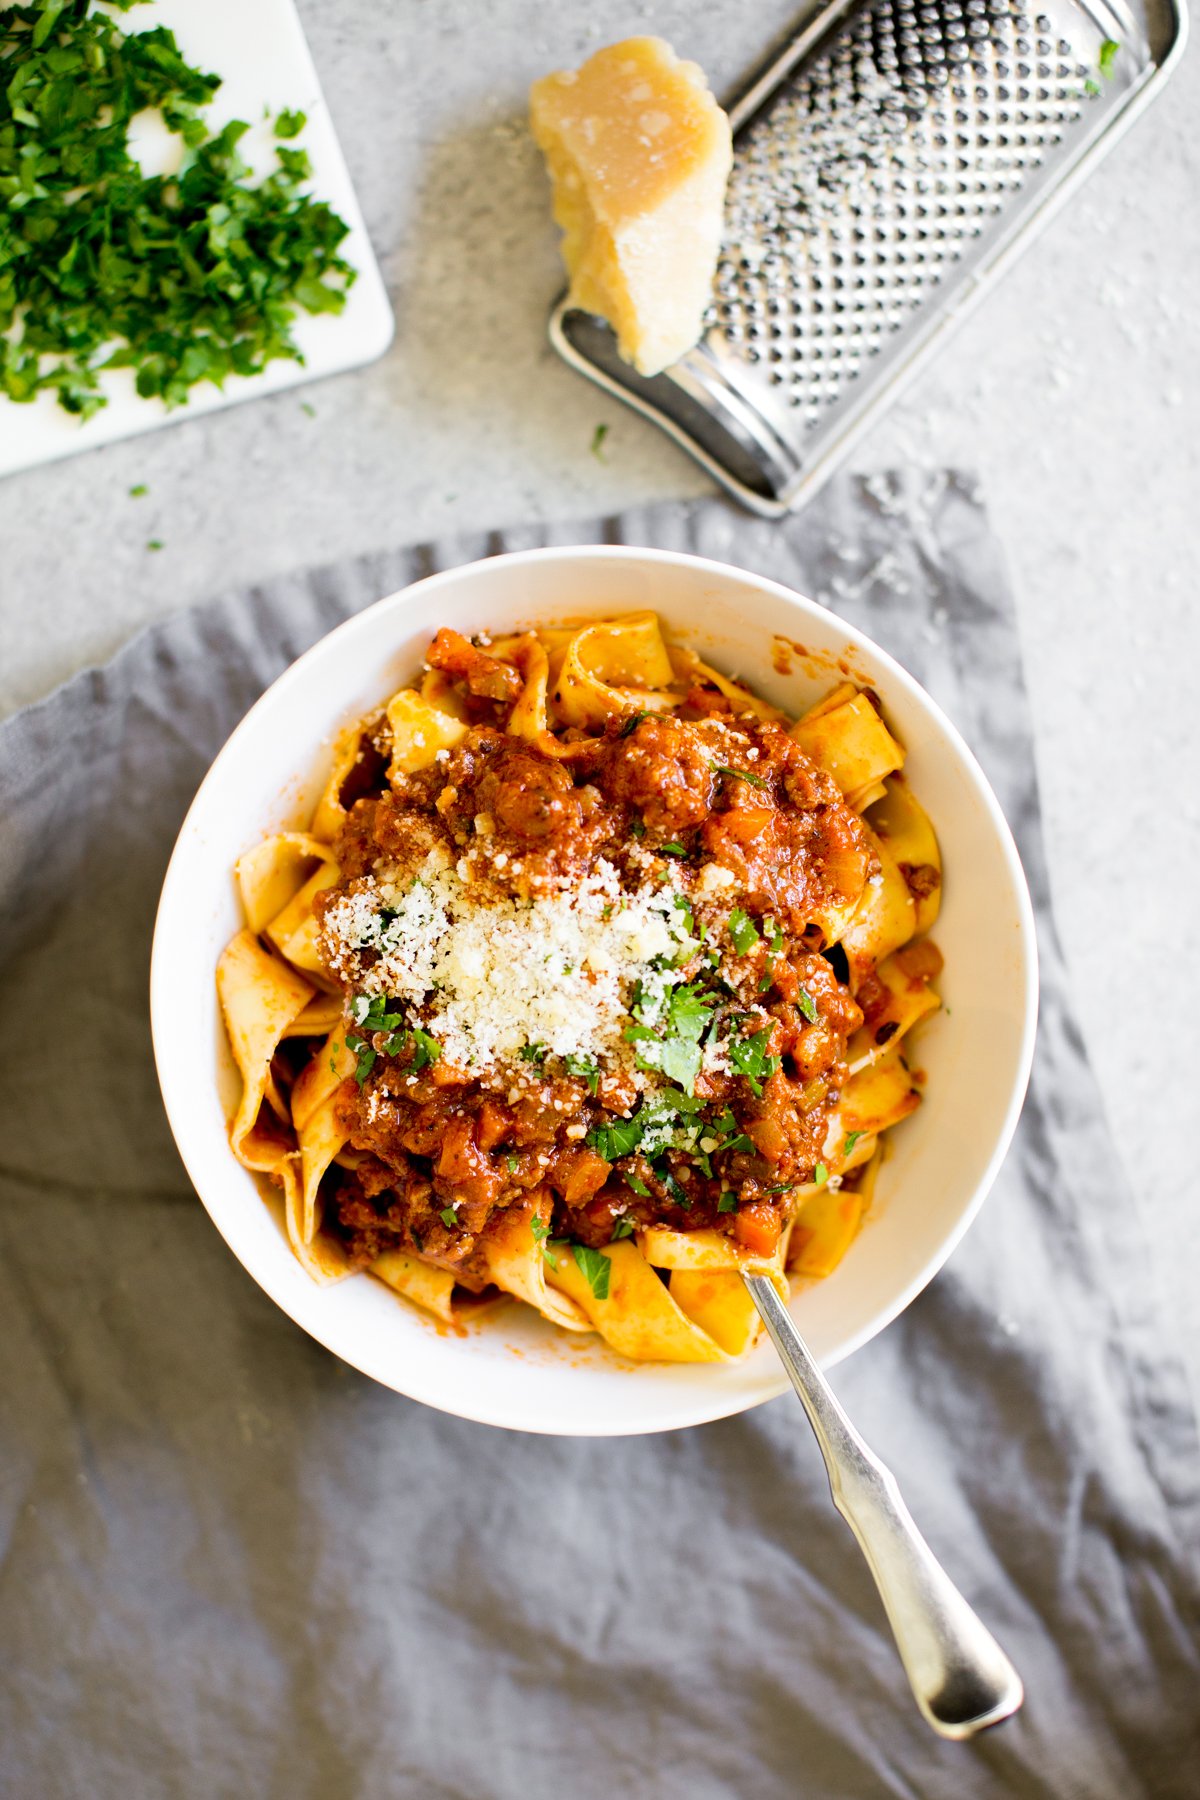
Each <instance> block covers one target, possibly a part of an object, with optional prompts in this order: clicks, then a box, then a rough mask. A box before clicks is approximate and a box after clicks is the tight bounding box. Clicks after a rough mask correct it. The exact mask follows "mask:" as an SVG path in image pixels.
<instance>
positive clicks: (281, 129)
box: [275, 112, 308, 138]
mask: <svg viewBox="0 0 1200 1800" xmlns="http://www.w3.org/2000/svg"><path fill="white" fill-rule="evenodd" d="M307 124H308V119H307V117H306V116H305V114H304V113H302V112H281V113H280V114H279V117H278V118H277V119H276V121H275V136H276V137H277V138H294V137H299V136H300V133H301V132H302V131H303V130H304V127H305V126H306V125H307Z"/></svg>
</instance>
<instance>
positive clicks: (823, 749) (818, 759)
mask: <svg viewBox="0 0 1200 1800" xmlns="http://www.w3.org/2000/svg"><path fill="white" fill-rule="evenodd" d="M791 735H792V737H793V738H794V739H795V740H796V742H797V743H798V744H799V746H800V748H801V749H802V750H803V751H804V754H805V755H806V756H808V757H811V759H812V761H813V762H815V763H816V765H817V767H818V768H819V769H824V770H825V772H826V774H828V775H832V776H833V779H834V780H835V781H836V782H837V784H838V786H839V787H840V788H841V790H842V793H843V794H844V795H845V797H846V799H847V800H848V801H849V802H850V804H851V805H852V806H853V805H855V804H856V801H857V802H858V803H859V805H860V806H864V805H866V804H867V803H868V798H869V799H877V798H878V797H879V795H878V793H877V792H876V790H877V789H878V790H880V791H882V790H881V787H880V784H881V783H882V781H883V778H884V776H885V775H890V774H892V772H893V771H894V770H896V769H899V768H900V767H901V766H902V764H903V762H904V751H903V750H902V749H901V747H900V745H899V744H898V743H897V742H896V740H895V738H894V737H893V736H892V734H891V732H890V731H889V730H888V728H887V726H886V725H885V724H884V722H883V720H882V719H881V718H880V716H879V714H878V713H877V712H876V710H875V708H874V707H873V706H872V705H871V702H870V701H869V700H868V699H867V696H866V695H865V694H861V693H859V692H857V690H855V691H854V697H853V699H850V700H844V701H841V702H840V703H839V704H837V705H827V706H826V708H825V709H824V710H823V709H822V707H821V704H820V703H819V702H818V704H817V706H816V707H813V708H811V709H810V710H809V711H808V712H807V713H805V715H804V717H803V718H802V719H799V720H797V722H796V724H795V725H793V726H792V731H791Z"/></svg>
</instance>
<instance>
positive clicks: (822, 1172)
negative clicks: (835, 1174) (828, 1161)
mask: <svg viewBox="0 0 1200 1800" xmlns="http://www.w3.org/2000/svg"><path fill="white" fill-rule="evenodd" d="M813 1180H814V1181H815V1182H816V1184H817V1186H818V1187H824V1185H825V1183H826V1182H827V1181H828V1180H829V1170H828V1169H827V1168H826V1167H825V1164H824V1163H818V1164H817V1166H816V1168H815V1169H814V1170H813Z"/></svg>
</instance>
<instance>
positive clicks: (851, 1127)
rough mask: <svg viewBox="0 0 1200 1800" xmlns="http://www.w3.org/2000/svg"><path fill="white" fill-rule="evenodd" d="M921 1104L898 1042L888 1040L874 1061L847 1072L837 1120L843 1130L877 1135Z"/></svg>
mask: <svg viewBox="0 0 1200 1800" xmlns="http://www.w3.org/2000/svg"><path fill="white" fill-rule="evenodd" d="M920 1104H921V1095H920V1092H919V1090H918V1089H917V1088H916V1086H915V1085H914V1083H913V1079H912V1076H911V1075H910V1074H909V1072H908V1067H907V1065H906V1064H905V1062H904V1059H903V1057H902V1056H901V1054H900V1048H899V1045H896V1044H889V1045H888V1047H887V1049H886V1050H885V1051H884V1053H883V1055H882V1056H881V1057H880V1058H879V1060H878V1061H877V1062H874V1063H871V1064H870V1065H869V1066H868V1067H867V1068H865V1069H860V1070H859V1072H858V1074H857V1075H851V1077H850V1079H849V1081H847V1083H846V1085H845V1087H844V1088H843V1089H842V1105H841V1121H842V1124H843V1126H844V1127H845V1129H846V1130H847V1131H862V1132H869V1133H870V1134H871V1135H872V1136H877V1135H878V1133H879V1132H881V1131H886V1130H887V1129H888V1127H889V1125H898V1124H899V1123H900V1120H901V1119H906V1118H907V1117H908V1115H909V1113H910V1112H915V1111H916V1109H917V1107H918V1106H919V1105H920Z"/></svg>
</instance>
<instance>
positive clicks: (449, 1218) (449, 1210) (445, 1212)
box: [441, 1206, 458, 1230]
mask: <svg viewBox="0 0 1200 1800" xmlns="http://www.w3.org/2000/svg"><path fill="white" fill-rule="evenodd" d="M441 1218H442V1224H443V1225H445V1226H446V1228H447V1230H450V1229H453V1227H454V1226H455V1225H457V1224H458V1214H457V1213H456V1212H455V1210H454V1208H453V1207H452V1206H443V1208H442V1213H441Z"/></svg>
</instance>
